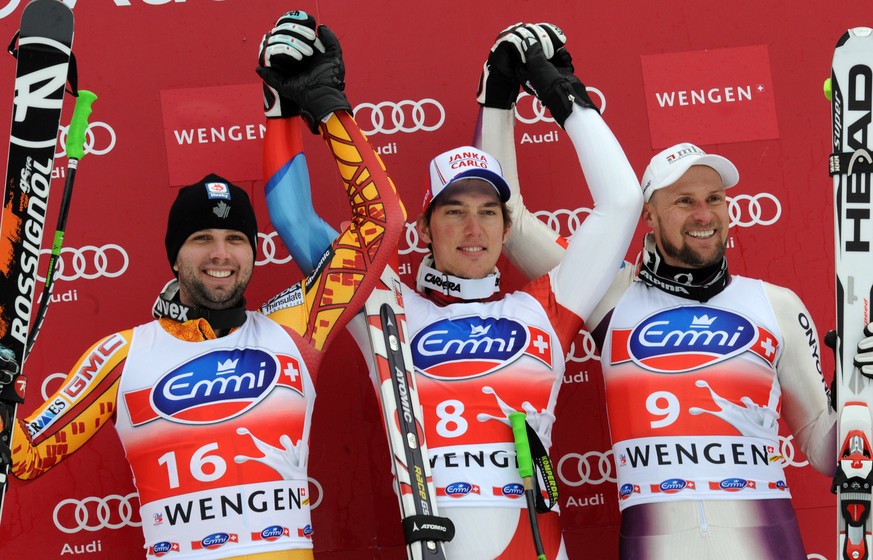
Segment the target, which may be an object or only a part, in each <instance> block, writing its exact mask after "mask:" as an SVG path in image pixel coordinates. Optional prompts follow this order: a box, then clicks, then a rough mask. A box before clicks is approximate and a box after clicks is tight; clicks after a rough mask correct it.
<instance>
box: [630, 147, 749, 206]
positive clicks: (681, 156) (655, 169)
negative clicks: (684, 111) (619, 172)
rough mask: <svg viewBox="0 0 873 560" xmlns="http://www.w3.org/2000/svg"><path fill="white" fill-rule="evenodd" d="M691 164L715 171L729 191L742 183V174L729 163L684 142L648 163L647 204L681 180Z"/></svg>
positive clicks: (646, 178)
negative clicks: (656, 193) (660, 190)
mask: <svg viewBox="0 0 873 560" xmlns="http://www.w3.org/2000/svg"><path fill="white" fill-rule="evenodd" d="M692 165H706V166H707V167H711V168H713V169H715V170H716V172H718V174H719V176H721V182H722V184H724V188H726V189H728V188H730V187H733V186H734V185H736V184H737V183H738V182H739V181H740V173H739V171H737V168H736V166H734V164H733V163H731V162H730V160H728V159H727V158H724V157H721V156H717V155H715V154H707V153H706V152H704V151H703V150H701V149H700V148H698V147H697V146H695V145H694V144H689V143H688V142H683V143H681V144H676V145H675V146H672V147H670V148H667V149H666V150H664V151H663V152H660V153H659V154H657V155H656V156H655V157H653V158H652V161H651V162H649V166H648V167H647V168H646V171H645V173H643V180H642V187H643V198H645V200H646V202H648V201H649V199H650V198H652V193H653V192H655V191H656V190H658V189H663V188H664V187H669V186H670V185H672V184H673V183H675V182H676V181H678V180H679V178H680V177H682V175H684V174H685V172H686V171H688V170H689V169H690V168H691V166H692Z"/></svg>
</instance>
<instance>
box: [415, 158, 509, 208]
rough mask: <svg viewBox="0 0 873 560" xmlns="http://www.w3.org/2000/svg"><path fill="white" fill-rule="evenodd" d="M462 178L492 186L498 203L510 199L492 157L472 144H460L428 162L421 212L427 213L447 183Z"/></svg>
mask: <svg viewBox="0 0 873 560" xmlns="http://www.w3.org/2000/svg"><path fill="white" fill-rule="evenodd" d="M461 179H481V180H483V181H485V182H486V183H488V184H490V185H491V186H492V187H494V190H496V191H497V195H498V196H499V197H500V201H501V202H506V201H507V200H509V185H508V184H507V182H506V179H504V178H503V169H502V168H501V167H500V163H499V162H498V161H497V160H496V159H494V156H492V155H491V154H488V153H485V152H483V151H482V150H480V149H478V148H474V147H472V146H461V147H460V148H454V149H452V150H449V151H447V152H443V153H441V154H440V155H438V156H437V157H435V158H433V159H432V160H431V161H430V185H428V188H427V192H425V193H424V203H423V204H422V212H426V211H427V209H428V207H429V206H430V203H431V202H433V200H434V199H435V198H436V197H438V196H439V195H440V193H442V192H443V191H444V190H446V188H447V187H448V186H449V185H451V184H453V183H455V182H457V181H460V180H461Z"/></svg>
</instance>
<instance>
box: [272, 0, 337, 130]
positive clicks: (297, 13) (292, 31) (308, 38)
mask: <svg viewBox="0 0 873 560" xmlns="http://www.w3.org/2000/svg"><path fill="white" fill-rule="evenodd" d="M315 29H316V25H315V18H314V17H312V16H311V15H309V14H307V13H306V12H304V11H301V10H294V11H293V12H288V13H287V14H285V15H283V16H282V17H280V18H279V19H278V20H277V21H276V26H275V27H274V28H273V29H272V30H271V31H270V32H269V33H267V34H266V35H264V38H263V39H262V40H261V47H260V49H259V51H258V65H259V66H263V67H265V68H274V69H276V70H278V71H280V72H293V71H295V68H296V67H297V66H299V65H300V64H301V63H302V61H303V59H305V58H306V57H308V56H312V55H313V54H315V52H316V51H318V52H322V53H323V52H324V45H322V44H321V40H320V39H319V38H318V36H317V35H316V32H315ZM264 114H265V115H266V116H267V118H273V119H275V118H286V117H294V116H297V115H299V114H300V108H299V107H297V104H296V103H294V102H293V101H291V100H290V99H288V98H285V97H282V96H281V95H280V94H279V92H277V91H276V90H275V89H273V88H272V87H270V86H269V85H267V84H266V83H264Z"/></svg>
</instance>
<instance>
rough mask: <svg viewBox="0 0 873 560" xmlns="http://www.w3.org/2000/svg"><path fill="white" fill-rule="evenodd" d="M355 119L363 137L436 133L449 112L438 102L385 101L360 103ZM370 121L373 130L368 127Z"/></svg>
mask: <svg viewBox="0 0 873 560" xmlns="http://www.w3.org/2000/svg"><path fill="white" fill-rule="evenodd" d="M354 115H355V120H356V121H357V122H358V125H359V126H360V127H361V130H362V131H363V132H364V134H367V135H370V134H376V133H380V134H395V133H397V132H418V131H423V132H433V131H434V130H437V129H438V128H439V127H441V126H442V125H443V123H444V122H445V121H446V110H445V109H444V108H443V106H442V105H441V104H440V102H439V101H437V100H436V99H430V98H426V99H422V100H421V101H410V100H408V99H404V100H403V101H396V102H395V101H383V102H381V103H377V104H375V105H374V104H372V103H361V104H360V105H358V106H357V107H355V112H354ZM367 121H369V122H370V124H371V125H372V128H369V129H368V128H367Z"/></svg>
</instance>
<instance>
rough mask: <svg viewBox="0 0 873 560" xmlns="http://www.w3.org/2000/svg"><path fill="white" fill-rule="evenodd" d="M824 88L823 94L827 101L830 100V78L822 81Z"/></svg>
mask: <svg viewBox="0 0 873 560" xmlns="http://www.w3.org/2000/svg"><path fill="white" fill-rule="evenodd" d="M822 89H823V90H824V96H825V98H826V99H827V100H828V101H831V79H830V78H828V79H826V80H825V81H824V86H822Z"/></svg>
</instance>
